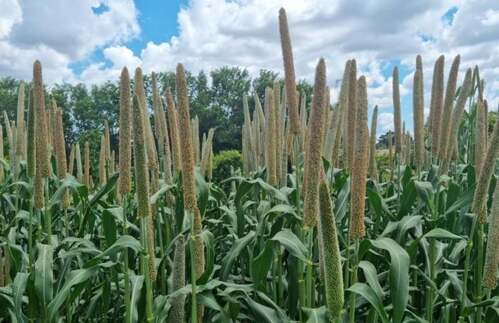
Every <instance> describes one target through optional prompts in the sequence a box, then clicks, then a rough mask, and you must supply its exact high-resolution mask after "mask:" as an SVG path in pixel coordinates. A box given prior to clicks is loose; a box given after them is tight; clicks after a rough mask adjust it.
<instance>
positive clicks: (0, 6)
mask: <svg viewBox="0 0 499 323" xmlns="http://www.w3.org/2000/svg"><path fill="white" fill-rule="evenodd" d="M0 12H1V13H2V14H1V19H0V39H2V38H3V37H5V36H7V35H8V34H9V33H10V31H11V29H12V26H14V25H15V24H17V23H19V22H21V21H22V11H21V7H20V6H19V3H18V2H17V0H2V1H0Z"/></svg>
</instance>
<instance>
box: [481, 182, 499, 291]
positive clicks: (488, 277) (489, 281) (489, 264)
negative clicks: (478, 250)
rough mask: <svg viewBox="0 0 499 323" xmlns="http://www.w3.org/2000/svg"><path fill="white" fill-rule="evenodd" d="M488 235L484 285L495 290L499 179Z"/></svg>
mask: <svg viewBox="0 0 499 323" xmlns="http://www.w3.org/2000/svg"><path fill="white" fill-rule="evenodd" d="M487 237H488V239H487V250H486V252H485V265H484V267H483V285H484V286H485V287H487V288H488V289H489V290H494V289H495V287H496V284H497V268H498V266H499V181H497V182H496V188H495V193H494V200H493V202H492V213H491V219H490V223H489V233H488V236H487Z"/></svg>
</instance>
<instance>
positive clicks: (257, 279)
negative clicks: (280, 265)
mask: <svg viewBox="0 0 499 323" xmlns="http://www.w3.org/2000/svg"><path fill="white" fill-rule="evenodd" d="M273 256H274V248H273V243H272V242H271V241H267V242H266V243H265V247H264V248H263V250H262V251H261V252H260V254H259V255H258V256H256V257H255V258H254V259H253V264H252V266H251V277H252V278H253V282H254V283H255V285H256V286H262V287H263V286H264V284H262V282H265V278H266V277H267V273H268V272H269V269H270V266H271V265H272V260H273Z"/></svg>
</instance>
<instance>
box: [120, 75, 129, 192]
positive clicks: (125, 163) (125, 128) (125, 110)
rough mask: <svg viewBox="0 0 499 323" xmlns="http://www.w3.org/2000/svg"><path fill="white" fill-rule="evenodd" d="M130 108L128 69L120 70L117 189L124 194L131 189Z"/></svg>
mask: <svg viewBox="0 0 499 323" xmlns="http://www.w3.org/2000/svg"><path fill="white" fill-rule="evenodd" d="M131 114H132V108H131V101H130V75H129V74H128V69H127V68H126V67H124V68H123V69H122V70H121V77H120V130H119V156H118V159H119V174H120V175H119V176H120V177H119V184H118V191H119V193H120V194H121V195H125V194H127V193H129V192H130V190H131V159H132V143H131V137H132V129H131V119H132V115H131Z"/></svg>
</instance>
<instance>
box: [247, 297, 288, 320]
mask: <svg viewBox="0 0 499 323" xmlns="http://www.w3.org/2000/svg"><path fill="white" fill-rule="evenodd" d="M246 302H248V305H249V307H250V309H252V310H253V311H254V312H255V314H256V315H257V317H258V318H262V319H263V320H265V322H268V323H275V322H281V320H280V318H279V316H278V315H277V312H276V311H275V310H274V309H272V308H270V307H267V306H265V305H262V304H260V303H257V302H255V301H254V300H252V299H251V297H249V296H247V297H246Z"/></svg>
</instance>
